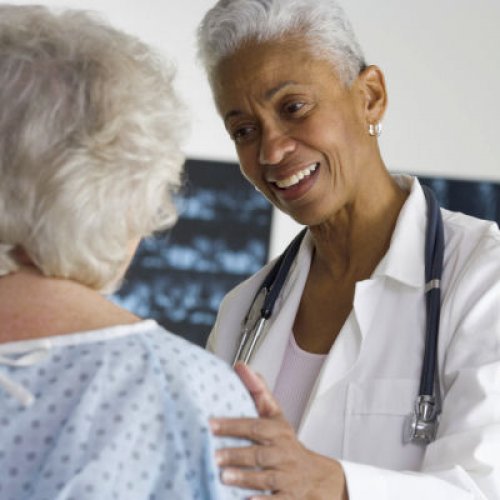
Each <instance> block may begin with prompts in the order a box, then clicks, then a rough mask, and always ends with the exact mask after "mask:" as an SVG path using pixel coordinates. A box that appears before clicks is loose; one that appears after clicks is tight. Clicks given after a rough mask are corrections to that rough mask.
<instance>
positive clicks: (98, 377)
mask: <svg viewBox="0 0 500 500" xmlns="http://www.w3.org/2000/svg"><path fill="white" fill-rule="evenodd" d="M242 415H251V416H254V415H255V410H254V407H253V404H252V402H251V400H250V397H249V396H248V395H247V393H246V392H245V391H244V389H243V388H242V386H241V384H240V382H239V380H238V378H237V377H236V375H235V374H234V373H233V372H232V370H231V369H230V367H229V366H228V365H226V364H224V363H223V362H221V361H219V360H217V359H215V358H214V357H212V356H211V355H209V354H208V353H206V352H205V351H203V350H202V349H201V348H199V347H197V346H195V345H193V344H190V343H188V342H187V341H185V340H183V339H181V338H179V337H177V336H175V335H172V334H170V333H168V332H166V331H165V330H164V329H162V328H161V327H160V326H158V324H157V323H155V322H154V321H153V320H146V321H142V322H140V323H137V324H135V325H127V326H117V327H112V328H107V329H103V330H96V331H92V332H85V333H79V334H69V335H63V336H58V337H50V338H45V339H39V340H30V341H23V342H13V343H8V344H0V470H1V471H2V472H1V474H0V498H1V499H2V500H25V499H26V500H28V499H29V500H86V499H92V500H96V499H99V500H107V499H119V500H128V499H130V500H132V499H133V500H142V499H145V500H160V499H172V500H177V499H179V500H189V499H196V498H198V499H212V498H217V499H219V498H220V499H226V498H227V499H233V498H248V491H244V490H237V489H234V488H229V487H227V486H224V485H222V484H221V482H220V480H219V470H218V469H217V467H216V466H215V464H214V450H215V449H216V448H218V447H223V446H230V445H233V446H234V445H235V444H236V445H242V444H245V443H244V442H240V441H237V440H230V439H220V438H214V437H213V436H212V434H211V432H210V431H209V428H208V418H209V417H210V416H242Z"/></svg>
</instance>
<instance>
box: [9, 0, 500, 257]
mask: <svg viewBox="0 0 500 500" xmlns="http://www.w3.org/2000/svg"><path fill="white" fill-rule="evenodd" d="M35 1H36V0H31V1H30V0H28V1H20V0H17V1H16V0H14V1H13V0H11V1H10V2H9V3H17V4H26V3H34V2H35ZM39 3H42V4H44V5H51V6H70V7H73V8H83V9H88V10H96V11H99V12H102V13H103V14H104V15H105V16H106V17H107V18H108V19H109V20H110V21H111V22H112V23H113V24H114V25H116V26H117V27H120V28H122V29H125V30H126V31H128V32H131V33H134V34H137V35H138V36H140V37H141V38H143V39H144V40H145V41H147V42H148V43H151V44H153V45H155V46H156V47H157V48H159V49H160V50H163V51H165V52H166V53H167V54H169V55H170V56H171V59H173V60H174V61H175V62H176V64H177V66H178V89H179V92H180V93H181V95H182V96H183V97H184V99H185V101H186V103H187V104H188V105H189V108H190V114H191V120H192V132H191V136H190V139H189V141H188V142H187V144H186V152H187V154H188V156H189V157H191V158H206V159H218V160H229V161H236V157H235V154H234V151H233V147H232V144H231V142H230V141H229V139H228V138H227V136H226V134H225V132H224V130H223V127H222V124H221V122H220V121H219V119H218V117H217V116H216V113H215V109H214V107H213V104H212V102H211V96H210V91H209V89H208V86H207V84H206V82H205V79H204V76H203V73H202V71H201V69H200V68H199V66H198V65H197V63H196V60H195V30H196V26H197V24H198V22H199V21H200V19H201V17H202V16H203V13H204V12H205V10H207V9H208V8H209V7H210V6H211V5H212V4H213V3H214V2H213V1H212V0H184V1H181V0H66V1H63V0H42V1H40V2H39ZM343 5H344V7H345V9H346V11H347V13H348V14H349V16H350V18H351V21H352V23H353V25H354V28H355V30H356V32H357V34H358V37H359V40H360V42H361V45H362V47H363V49H364V51H365V55H366V58H367V61H368V62H369V63H376V64H378V65H379V66H380V67H381V68H382V69H383V70H384V72H385V75H386V79H387V84H388V89H389V110H388V113H387V115H386V119H385V121H384V133H383V135H382V137H381V147H382V152H383V155H384V158H385V160H386V164H387V166H388V167H389V169H391V170H403V171H408V172H415V173H421V174H426V175H444V176H447V177H456V178H479V179H490V180H496V181H500V160H499V158H500V140H499V139H500V125H499V123H500V97H499V90H498V88H499V82H500V56H499V48H500V1H499V0H419V1H418V2H415V1H414V2H410V1H402V0H381V1H378V2H375V1H373V0H343ZM297 229H298V226H297V225H296V224H295V223H294V222H293V221H290V220H289V219H288V218H287V217H286V216H283V215H280V214H276V217H275V220H274V222H273V231H272V241H271V255H272V256H274V255H276V253H277V252H279V251H280V250H281V249H282V248H284V246H285V245H286V242H287V241H288V240H289V239H290V237H291V235H293V234H294V233H295V232H296V231H297Z"/></svg>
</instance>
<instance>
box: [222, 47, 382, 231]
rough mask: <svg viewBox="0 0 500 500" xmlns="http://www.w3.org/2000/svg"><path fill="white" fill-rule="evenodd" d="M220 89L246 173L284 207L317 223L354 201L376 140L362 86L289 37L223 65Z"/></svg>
mask: <svg viewBox="0 0 500 500" xmlns="http://www.w3.org/2000/svg"><path fill="white" fill-rule="evenodd" d="M213 89H214V95H215V100H216V104H217V107H218V110H219V113H220V114H221V116H222V118H223V120H224V124H225V127H226V129H227V131H228V133H229V135H230V137H231V138H232V140H233V141H234V143H235V146H236V151H237V154H238V157H239V161H240V166H241V170H242V172H243V174H244V175H245V177H246V178H247V179H248V180H249V181H250V182H251V183H253V184H254V185H255V186H256V187H257V188H258V189H259V190H260V191H261V192H262V193H263V194H264V196H266V198H268V200H269V201H270V202H271V203H273V204H274V205H275V206H276V207H277V208H279V209H281V210H282V211H283V212H286V213H288V214H289V215H290V216H292V217H293V218H294V219H295V220H297V221H298V222H299V223H301V224H306V225H316V224H320V223H322V222H325V221H327V220H328V219H329V218H330V217H332V216H334V215H335V214H336V213H337V212H338V211H339V210H341V209H342V208H344V207H347V206H348V205H349V203H351V202H354V199H355V198H356V196H357V193H358V191H359V189H360V186H361V184H362V183H363V182H365V183H366V180H364V178H363V177H362V173H363V170H364V168H363V167H364V166H365V165H366V164H367V163H369V156H370V154H369V151H371V148H370V147H368V145H369V143H370V139H372V138H370V136H369V135H368V133H367V128H368V122H367V120H366V116H365V112H364V109H365V95H364V94H363V92H361V91H360V88H359V86H358V84H357V81H356V82H355V83H354V84H353V85H352V86H351V87H350V88H346V87H345V86H344V85H343V84H342V83H341V82H340V81H339V79H338V77H337V74H336V72H335V69H334V67H333V66H332V64H331V63H330V62H327V61H325V60H322V59H317V58H315V57H313V56H311V53H310V51H309V50H308V49H307V48H306V47H305V43H304V42H303V41H301V40H300V39H288V40H284V41H280V42H277V41H276V42H268V43H262V44H258V45H257V44H248V45H245V46H244V47H242V48H241V49H239V50H238V51H237V52H236V53H235V54H233V55H231V56H229V57H228V58H226V59H224V60H222V61H221V63H220V64H219V66H218V67H217V72H216V78H215V80H214V82H213Z"/></svg>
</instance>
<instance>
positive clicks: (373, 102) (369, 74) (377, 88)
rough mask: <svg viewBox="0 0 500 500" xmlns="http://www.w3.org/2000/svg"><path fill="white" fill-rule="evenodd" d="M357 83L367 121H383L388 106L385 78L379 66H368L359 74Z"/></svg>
mask: <svg viewBox="0 0 500 500" xmlns="http://www.w3.org/2000/svg"><path fill="white" fill-rule="evenodd" d="M355 85H357V86H358V88H359V91H360V93H361V95H362V102H363V104H362V105H363V114H364V117H365V120H366V123H379V122H380V121H382V118H383V116H384V113H385V110H386V108H387V90H386V87H385V78H384V74H383V73H382V71H381V69H380V68H379V67H378V66H374V65H372V66H368V67H367V68H365V69H364V70H363V71H362V72H361V73H360V74H359V76H358V78H357V80H356V83H355Z"/></svg>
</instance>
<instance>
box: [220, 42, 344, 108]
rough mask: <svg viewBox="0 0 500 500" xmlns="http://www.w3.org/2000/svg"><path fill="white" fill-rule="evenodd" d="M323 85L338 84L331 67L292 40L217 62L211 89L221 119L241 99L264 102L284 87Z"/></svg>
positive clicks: (252, 45)
mask: <svg viewBox="0 0 500 500" xmlns="http://www.w3.org/2000/svg"><path fill="white" fill-rule="evenodd" d="M326 82H328V85H334V84H335V83H338V84H340V80H339V79H338V76H337V72H336V70H335V67H334V65H333V64H332V63H331V62H330V61H328V60H326V59H322V58H318V57H316V56H315V55H314V54H313V53H312V51H311V49H309V47H308V46H307V45H304V43H301V42H300V41H298V40H297V39H295V38H293V39H285V40H282V41H274V42H265V43H255V42H254V43H248V44H246V45H244V46H242V47H241V48H240V49H238V50H237V51H236V52H235V53H233V54H231V55H230V56H228V57H226V58H224V59H222V60H221V61H220V62H219V64H218V65H217V67H216V70H215V72H214V75H213V78H212V89H213V93H214V98H215V102H216V105H217V108H218V111H219V113H220V114H221V115H222V116H224V115H225V114H226V113H228V112H231V110H232V108H233V107H234V106H236V107H238V105H239V104H241V103H242V102H244V101H245V99H257V100H259V101H262V102H265V101H268V100H272V98H273V97H275V96H276V95H277V94H279V93H280V92H281V91H283V90H284V89H287V88H292V87H294V86H295V87H296V86H301V85H304V86H307V85H321V84H326Z"/></svg>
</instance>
